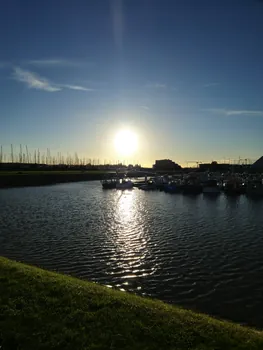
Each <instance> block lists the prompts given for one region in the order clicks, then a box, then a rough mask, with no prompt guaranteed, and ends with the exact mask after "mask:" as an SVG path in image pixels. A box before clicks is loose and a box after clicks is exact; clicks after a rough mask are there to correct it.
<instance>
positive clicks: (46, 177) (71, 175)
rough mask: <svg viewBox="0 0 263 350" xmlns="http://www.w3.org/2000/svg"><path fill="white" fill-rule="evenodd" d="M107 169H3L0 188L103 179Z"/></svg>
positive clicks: (0, 174) (0, 173)
mask: <svg viewBox="0 0 263 350" xmlns="http://www.w3.org/2000/svg"><path fill="white" fill-rule="evenodd" d="M106 174H108V172H107V171H99V170H98V171H96V170H95V171H70V170H66V171H8V172H5V171H2V172H0V188H12V187H28V186H45V185H53V184H57V183H66V182H79V181H91V180H101V179H103V177H104V176H105V175H106Z"/></svg>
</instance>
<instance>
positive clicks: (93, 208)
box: [0, 182, 263, 328]
mask: <svg viewBox="0 0 263 350" xmlns="http://www.w3.org/2000/svg"><path fill="white" fill-rule="evenodd" d="M0 255H4V256H7V257H9V258H15V259H18V260H21V261H24V262H28V263H32V264H36V265H39V266H41V267H44V268H48V269H52V270H57V271H61V272H65V273H68V274H72V275H75V276H79V277H82V278H87V279H89V280H93V281H96V282H100V283H103V284H105V285H108V286H114V287H116V288H118V289H121V290H126V291H132V292H136V293H138V294H142V295H149V296H152V297H155V298H159V299H162V300H164V301H167V302H170V303H176V304H180V305H182V306H185V307H188V308H191V309H194V310H199V311H202V312H207V313H209V314H212V315H216V316H219V317H222V318H227V319H230V320H234V321H237V322H240V323H245V324H249V325H252V326H257V327H260V328H263V314H262V310H263V201H254V200H249V199H247V198H246V197H239V198H238V197H237V198H226V197H225V196H224V195H221V196H219V197H217V198H209V197H208V198H207V197H204V196H203V195H199V196H193V197H191V196H182V195H169V194H165V193H162V192H143V191H140V190H137V189H134V190H132V191H125V192H121V191H115V190H108V191H103V190H102V189H101V186H100V183H99V182H83V183H74V184H61V185H56V186H48V187H35V188H21V189H8V190H0Z"/></svg>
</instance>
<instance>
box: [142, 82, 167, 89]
mask: <svg viewBox="0 0 263 350" xmlns="http://www.w3.org/2000/svg"><path fill="white" fill-rule="evenodd" d="M145 87H146V88H149V89H165V88H166V85H165V84H160V83H150V84H146V85H145Z"/></svg>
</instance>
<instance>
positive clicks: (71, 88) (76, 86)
mask: <svg viewBox="0 0 263 350" xmlns="http://www.w3.org/2000/svg"><path fill="white" fill-rule="evenodd" d="M59 87H62V88H66V89H70V90H78V91H94V89H90V88H86V87H84V86H79V85H67V84H66V85H59Z"/></svg>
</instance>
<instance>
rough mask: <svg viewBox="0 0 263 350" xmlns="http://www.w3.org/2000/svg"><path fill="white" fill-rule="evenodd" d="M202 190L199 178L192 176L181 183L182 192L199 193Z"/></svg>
mask: <svg viewBox="0 0 263 350" xmlns="http://www.w3.org/2000/svg"><path fill="white" fill-rule="evenodd" d="M202 191H203V187H202V185H201V183H200V181H199V179H197V178H194V177H189V178H186V179H185V180H184V182H183V184H182V192H183V194H200V193H202Z"/></svg>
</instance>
